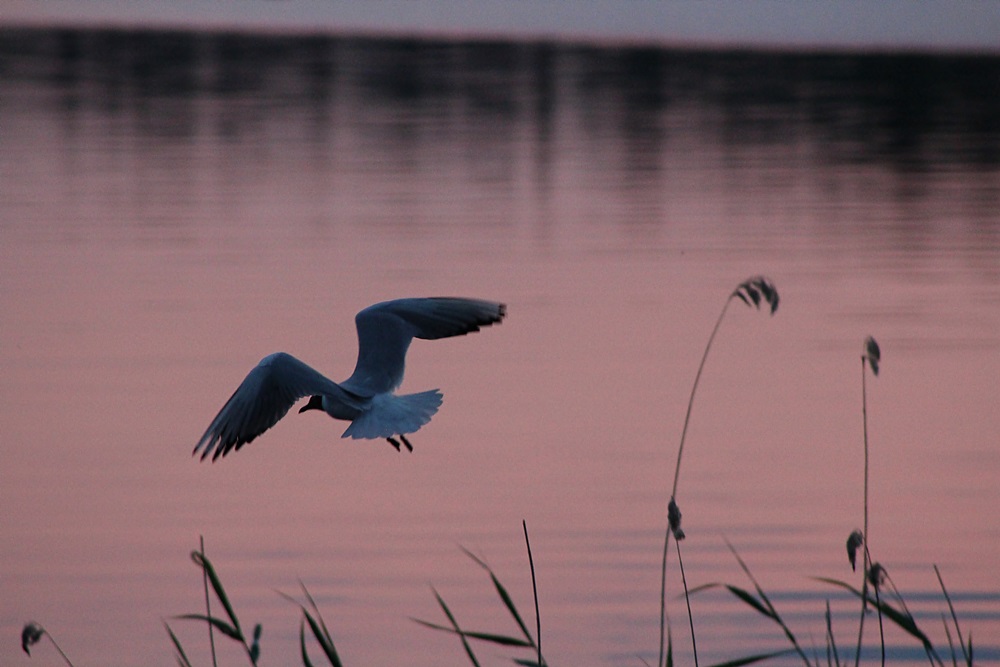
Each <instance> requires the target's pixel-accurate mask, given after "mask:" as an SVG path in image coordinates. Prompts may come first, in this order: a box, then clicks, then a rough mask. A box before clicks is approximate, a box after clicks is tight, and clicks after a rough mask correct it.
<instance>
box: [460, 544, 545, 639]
mask: <svg viewBox="0 0 1000 667" xmlns="http://www.w3.org/2000/svg"><path fill="white" fill-rule="evenodd" d="M461 549H462V551H464V552H465V554H466V555H467V556H468V557H469V558H471V559H472V560H474V561H475V562H476V563H477V564H478V565H479V567H481V568H483V569H484V570H486V573H487V574H489V575H490V579H491V580H492V581H493V587H494V588H495V589H496V592H497V595H498V596H500V600H501V601H502V602H503V604H504V606H505V607H507V611H509V612H510V615H511V616H513V617H514V622H515V623H517V627H519V628H520V629H521V632H522V633H523V634H524V636H525V637H526V638H527V639H528V641H529V643H528V644H527V645H528V646H534V640H532V639H531V633H530V632H528V626H527V625H526V624H525V622H524V619H522V618H521V614H520V613H518V611H517V606H516V605H515V604H514V599H513V598H511V596H510V593H508V592H507V588H506V587H505V586H504V585H503V584H502V583H500V579H499V578H497V575H496V573H494V572H493V568H491V567H490V566H489V565H487V564H486V562H485V561H484V560H483V559H482V558H480V557H479V556H477V555H475V554H474V553H472V552H471V551H469V550H468V549H466V548H465V547H461Z"/></svg>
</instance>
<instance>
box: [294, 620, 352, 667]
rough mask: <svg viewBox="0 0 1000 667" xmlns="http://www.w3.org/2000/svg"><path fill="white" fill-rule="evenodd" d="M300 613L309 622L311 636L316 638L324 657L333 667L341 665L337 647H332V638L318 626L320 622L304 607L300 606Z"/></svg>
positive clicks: (341, 666) (340, 666)
mask: <svg viewBox="0 0 1000 667" xmlns="http://www.w3.org/2000/svg"><path fill="white" fill-rule="evenodd" d="M302 613H303V615H304V616H305V617H306V622H307V623H309V629H310V630H312V633H313V637H315V638H316V641H317V642H319V645H320V648H322V649H323V653H324V654H325V655H326V659H327V660H329V661H330V664H331V665H333V667H343V664H342V663H341V662H340V656H338V655H337V649H336V648H335V647H334V645H333V640H332V639H331V638H330V636H329V634H328V633H325V632H323V630H324V628H321V627H320V624H319V623H317V622H316V619H315V618H313V616H312V614H310V613H309V612H308V611H306V609H305V608H304V607H303V608H302Z"/></svg>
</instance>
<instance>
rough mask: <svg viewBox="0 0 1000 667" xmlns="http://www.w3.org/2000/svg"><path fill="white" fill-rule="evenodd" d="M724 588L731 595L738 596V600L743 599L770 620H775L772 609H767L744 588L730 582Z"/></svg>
mask: <svg viewBox="0 0 1000 667" xmlns="http://www.w3.org/2000/svg"><path fill="white" fill-rule="evenodd" d="M726 588H727V589H728V590H729V592H730V593H732V594H733V595H735V596H736V597H738V598H739V599H740V600H743V602H745V603H746V604H748V605H750V606H751V607H753V608H754V609H756V610H757V611H758V612H760V613H761V614H763V615H764V616H767V617H768V618H770V619H771V620H772V621H773V620H777V617H776V616H775V614H774V612H773V611H772V610H770V609H768V608H767V607H766V606H764V605H763V604H762V603H761V602H760V601H759V600H758V599H757V598H755V597H754V596H753V595H752V594H751V593H749V592H747V591H746V590H744V589H742V588H740V587H738V586H733V585H731V584H726Z"/></svg>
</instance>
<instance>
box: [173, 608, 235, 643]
mask: <svg viewBox="0 0 1000 667" xmlns="http://www.w3.org/2000/svg"><path fill="white" fill-rule="evenodd" d="M174 618H182V619H185V620H191V621H205V622H206V623H209V624H210V625H211V626H212V627H214V628H215V629H216V630H218V631H219V632H221V633H222V634H224V635H226V636H227V637H230V638H232V639H235V640H236V641H238V642H242V641H243V633H242V632H240V631H239V629H237V628H234V627H233V626H231V625H230V624H228V623H226V622H225V621H223V620H222V619H221V618H216V617H215V616H206V615H205V614H181V615H180V616H174Z"/></svg>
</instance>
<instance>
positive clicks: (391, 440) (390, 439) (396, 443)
mask: <svg viewBox="0 0 1000 667" xmlns="http://www.w3.org/2000/svg"><path fill="white" fill-rule="evenodd" d="M386 440H387V441H388V442H389V444H390V445H392V446H393V447H395V448H396V451H397V452H400V451H402V449H400V444H399V440H402V441H403V444H404V445H406V451H408V452H412V451H413V445H411V444H410V441H409V440H407V439H406V436H405V435H403V434H402V433H400V434H399V440H396V439H395V438H393V437H392V436H390V437H388V438H386Z"/></svg>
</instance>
